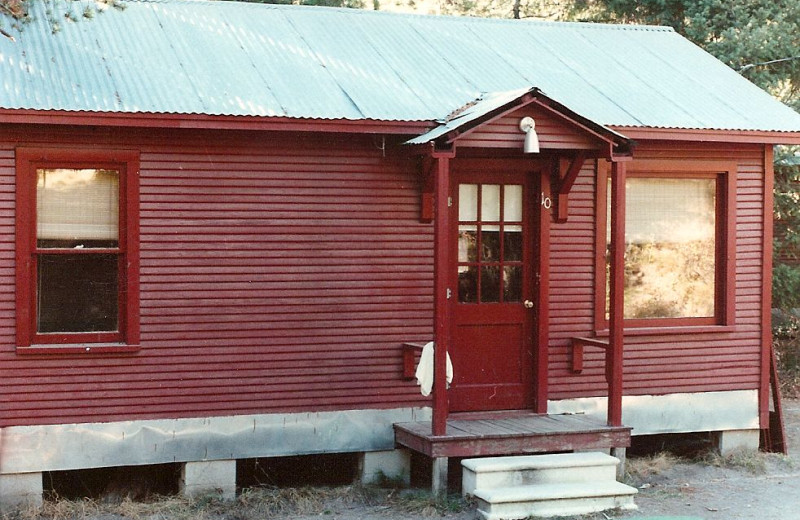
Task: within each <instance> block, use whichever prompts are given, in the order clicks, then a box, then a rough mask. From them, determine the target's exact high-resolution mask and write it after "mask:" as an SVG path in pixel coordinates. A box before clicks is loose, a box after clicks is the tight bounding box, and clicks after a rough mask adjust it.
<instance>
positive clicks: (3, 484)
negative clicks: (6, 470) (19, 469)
mask: <svg viewBox="0 0 800 520" xmlns="http://www.w3.org/2000/svg"><path fill="white" fill-rule="evenodd" d="M42 492H43V489H42V474H41V473H11V474H5V475H0V509H3V510H7V509H12V508H23V507H26V506H40V505H42Z"/></svg>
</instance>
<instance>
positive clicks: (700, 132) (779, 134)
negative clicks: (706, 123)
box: [609, 125, 800, 145]
mask: <svg viewBox="0 0 800 520" xmlns="http://www.w3.org/2000/svg"><path fill="white" fill-rule="evenodd" d="M609 128H611V129H612V130H615V131H617V132H620V133H623V134H625V135H626V136H627V137H630V138H631V139H634V140H636V141H694V142H712V143H737V144H768V145H793V144H800V131H797V132H787V131H776V130H712V129H692V128H654V127H640V126H613V125H610V126H609Z"/></svg>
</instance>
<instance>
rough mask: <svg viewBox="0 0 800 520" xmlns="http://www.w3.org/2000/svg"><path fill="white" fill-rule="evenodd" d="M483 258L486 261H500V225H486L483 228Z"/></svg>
mask: <svg viewBox="0 0 800 520" xmlns="http://www.w3.org/2000/svg"><path fill="white" fill-rule="evenodd" d="M481 260H483V261H484V262H499V261H500V230H499V226H484V228H483V229H481Z"/></svg>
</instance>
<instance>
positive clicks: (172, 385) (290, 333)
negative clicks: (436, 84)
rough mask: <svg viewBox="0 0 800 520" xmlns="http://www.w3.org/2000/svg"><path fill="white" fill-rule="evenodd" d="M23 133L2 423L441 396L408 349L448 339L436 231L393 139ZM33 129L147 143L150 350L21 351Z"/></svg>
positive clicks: (50, 138) (3, 168) (6, 248)
mask: <svg viewBox="0 0 800 520" xmlns="http://www.w3.org/2000/svg"><path fill="white" fill-rule="evenodd" d="M4 135H5V136H8V135H9V134H7V133H6V134H3V133H0V136H4ZM23 135H24V141H22V140H21V136H12V137H11V138H10V139H9V138H6V139H5V140H4V141H0V143H3V144H2V145H0V197H1V198H2V206H1V207H0V259H1V260H2V264H0V323H2V325H0V342H2V343H1V344H0V370H2V380H1V382H0V385H2V392H1V393H0V400H1V401H2V410H3V412H2V414H0V424H2V425H20V424H40V423H64V422H95V421H110V420H121V419H135V418H145V417H147V418H158V417H193V416H204V415H227V414H239V413H247V414H249V413H266V412H273V411H304V410H308V411H311V410H331V409H347V408H385V407H395V406H412V405H423V404H425V403H427V402H428V401H427V400H425V399H422V398H421V397H420V395H419V391H418V389H417V387H416V385H414V384H413V383H410V382H407V381H404V380H403V379H402V355H401V345H402V343H403V342H406V341H419V342H421V341H428V340H430V339H431V336H432V313H433V305H432V289H431V287H432V281H433V275H432V228H431V226H430V225H426V224H420V223H419V188H418V186H417V183H418V179H417V174H416V168H415V167H414V163H413V162H412V161H410V160H409V159H404V158H400V157H397V156H391V155H390V156H387V157H384V154H383V152H382V150H381V148H382V142H381V141H380V140H379V139H378V140H374V139H372V138H370V137H348V138H341V139H339V140H331V139H321V138H320V139H312V138H309V137H302V136H301V135H293V136H280V135H276V134H268V133H264V134H260V135H259V134H257V135H252V134H249V135H248V134H222V133H220V134H214V133H201V132H172V133H168V134H167V133H158V132H151V133H150V134H146V133H143V132H138V133H134V134H131V133H129V132H127V133H126V132H123V131H115V132H112V133H100V134H93V133H88V132H85V131H78V130H72V131H63V132H59V133H45V132H44V131H43V130H41V129H39V130H37V129H33V128H29V129H26V132H25V133H24V134H23ZM0 139H2V137H0ZM17 139H20V141H19V143H20V144H25V145H43V144H46V143H53V142H58V143H62V144H70V145H77V146H81V145H89V146H105V145H108V146H115V147H120V146H125V147H132V148H137V149H140V150H141V279H140V283H141V345H142V348H141V351H140V352H138V353H135V354H131V355H120V354H117V355H96V356H92V357H88V356H53V355H41V356H20V355H18V354H16V353H15V349H14V346H15V345H14V343H15V340H14V305H13V302H14V269H13V258H14V255H13V252H14V224H13V218H14V186H13V179H14V168H13V158H14V153H13V146H14V144H15V141H17ZM395 149H396V147H395Z"/></svg>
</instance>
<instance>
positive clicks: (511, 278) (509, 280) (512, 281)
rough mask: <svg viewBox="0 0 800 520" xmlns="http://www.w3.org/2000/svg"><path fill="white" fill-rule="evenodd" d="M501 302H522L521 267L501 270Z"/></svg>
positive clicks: (506, 267)
mask: <svg viewBox="0 0 800 520" xmlns="http://www.w3.org/2000/svg"><path fill="white" fill-rule="evenodd" d="M503 301H507V302H520V301H522V267H520V266H518V265H507V266H505V267H504V268H503Z"/></svg>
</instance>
